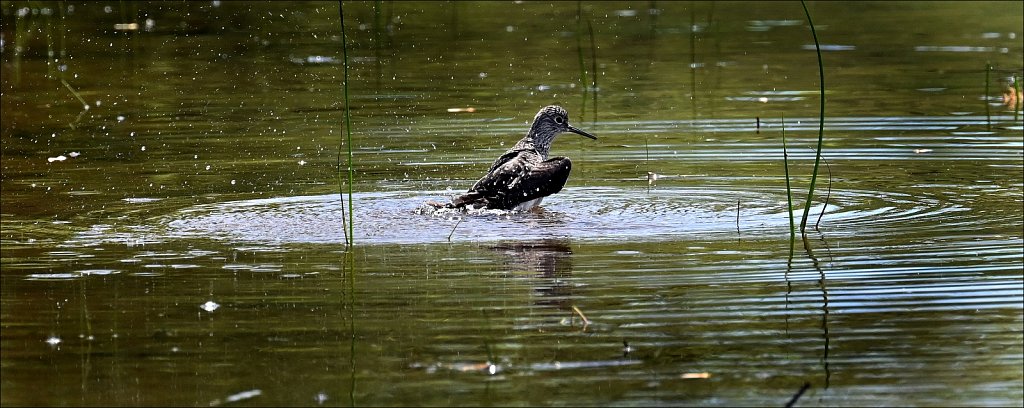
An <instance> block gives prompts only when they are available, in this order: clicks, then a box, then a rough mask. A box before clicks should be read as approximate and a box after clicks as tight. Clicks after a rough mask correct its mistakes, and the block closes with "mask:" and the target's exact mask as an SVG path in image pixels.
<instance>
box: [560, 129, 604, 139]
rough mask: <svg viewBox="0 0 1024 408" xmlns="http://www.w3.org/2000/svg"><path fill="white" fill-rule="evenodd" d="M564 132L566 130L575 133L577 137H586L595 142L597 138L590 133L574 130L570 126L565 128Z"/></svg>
mask: <svg viewBox="0 0 1024 408" xmlns="http://www.w3.org/2000/svg"><path fill="white" fill-rule="evenodd" d="M566 130H568V131H570V132H572V133H575V134H577V135H580V136H586V137H589V138H591V139H594V140H597V136H594V135H592V134H590V133H587V132H584V131H582V130H579V129H576V128H574V127H572V126H569V127H568V128H566Z"/></svg>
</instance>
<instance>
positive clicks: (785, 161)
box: [782, 115, 796, 258]
mask: <svg viewBox="0 0 1024 408" xmlns="http://www.w3.org/2000/svg"><path fill="white" fill-rule="evenodd" d="M782 167H783V168H785V171H786V203H787V204H788V205H787V207H786V208H787V209H788V210H789V256H790V258H792V257H793V245H794V244H795V243H796V221H795V220H794V219H793V189H792V188H791V186H790V185H789V151H788V149H787V148H786V115H782Z"/></svg>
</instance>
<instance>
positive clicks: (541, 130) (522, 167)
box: [444, 105, 597, 211]
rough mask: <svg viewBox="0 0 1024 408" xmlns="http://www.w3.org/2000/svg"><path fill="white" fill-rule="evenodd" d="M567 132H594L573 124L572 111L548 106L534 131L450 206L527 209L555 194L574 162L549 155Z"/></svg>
mask: <svg viewBox="0 0 1024 408" xmlns="http://www.w3.org/2000/svg"><path fill="white" fill-rule="evenodd" d="M563 132H572V133H576V134H579V135H582V136H586V137H589V138H591V139H597V138H596V137H594V136H593V135H591V134H589V133H587V132H584V131H582V130H579V129H576V128H574V127H572V126H569V114H568V113H567V112H566V111H565V109H563V108H562V107H560V106H555V105H551V106H545V107H544V108H542V109H541V110H540V112H537V116H535V117H534V118H533V125H532V126H530V131H529V132H528V133H527V134H526V136H525V137H523V138H522V139H521V140H519V142H518V143H516V144H515V146H512V148H511V149H509V150H508V151H507V152H505V154H503V155H501V157H499V158H498V159H497V160H495V161H494V164H493V165H491V168H490V170H488V171H487V174H486V175H484V176H483V177H482V178H480V180H479V181H477V182H476V184H474V185H473V187H472V188H470V189H469V191H467V192H466V193H464V194H461V195H459V196H456V197H454V198H453V199H452V202H451V203H448V204H445V205H444V207H446V208H465V207H473V208H488V209H500V210H519V211H526V210H529V209H531V208H533V207H535V206H537V205H538V204H540V201H541V200H542V199H543V198H544V197H547V196H549V195H551V194H555V193H557V192H559V191H561V190H562V186H564V185H565V182H566V180H568V179H569V172H570V171H571V170H572V162H571V161H570V160H569V159H568V158H567V157H553V158H550V159H549V158H548V152H549V151H550V149H551V142H553V141H554V140H555V137H556V136H558V135H559V134H561V133H563Z"/></svg>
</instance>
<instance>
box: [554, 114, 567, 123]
mask: <svg viewBox="0 0 1024 408" xmlns="http://www.w3.org/2000/svg"><path fill="white" fill-rule="evenodd" d="M555 123H557V124H559V125H561V124H563V123H565V119H564V118H562V117H561V116H555Z"/></svg>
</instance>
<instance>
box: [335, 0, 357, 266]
mask: <svg viewBox="0 0 1024 408" xmlns="http://www.w3.org/2000/svg"><path fill="white" fill-rule="evenodd" d="M338 17H339V18H340V19H341V54H342V63H343V64H344V68H345V76H344V82H343V83H342V89H343V91H344V93H345V145H346V147H348V162H347V165H348V166H347V167H348V230H347V232H346V233H345V244H346V245H347V246H349V247H351V246H352V245H353V244H355V231H354V228H353V223H354V222H355V220H354V217H353V211H354V210H355V208H354V207H353V204H352V183H353V180H354V178H355V174H354V173H355V171H354V169H353V163H352V114H351V109H350V105H349V99H348V39H347V38H346V36H345V10H344V9H343V8H342V2H341V1H340V0H339V1H338ZM341 207H342V228H345V223H344V217H345V214H344V211H345V204H344V203H342V204H341Z"/></svg>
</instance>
